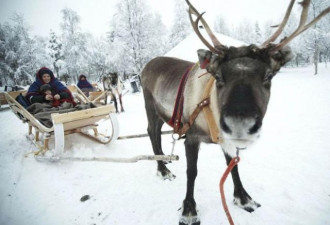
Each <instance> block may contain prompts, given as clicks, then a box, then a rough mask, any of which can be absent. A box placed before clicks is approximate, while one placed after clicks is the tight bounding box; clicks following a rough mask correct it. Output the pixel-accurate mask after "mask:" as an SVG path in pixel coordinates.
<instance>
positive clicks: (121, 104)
mask: <svg viewBox="0 0 330 225" xmlns="http://www.w3.org/2000/svg"><path fill="white" fill-rule="evenodd" d="M121 98H122V94H119V103H120V108H121V111H122V112H125V110H124V106H123V101H122V99H121Z"/></svg>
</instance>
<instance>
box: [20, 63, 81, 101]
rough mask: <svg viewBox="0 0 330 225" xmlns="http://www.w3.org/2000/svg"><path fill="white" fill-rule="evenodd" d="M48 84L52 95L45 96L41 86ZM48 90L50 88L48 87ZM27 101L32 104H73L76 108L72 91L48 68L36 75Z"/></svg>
mask: <svg viewBox="0 0 330 225" xmlns="http://www.w3.org/2000/svg"><path fill="white" fill-rule="evenodd" d="M44 84H47V85H49V86H50V88H51V94H46V95H45V94H44V93H43V92H42V91H41V86H42V85H44ZM47 88H48V87H47ZM26 99H27V100H28V101H29V102H30V103H31V104H33V103H49V102H50V101H52V100H54V99H55V100H57V101H58V103H56V104H60V103H62V102H69V103H72V104H73V106H76V103H75V101H74V100H73V97H72V94H71V92H70V90H69V89H68V88H67V87H65V86H64V85H63V84H62V83H61V82H60V81H59V80H57V79H56V78H55V77H54V73H53V72H52V71H51V70H50V69H48V68H47V67H42V68H40V69H39V71H38V72H37V74H36V80H35V82H33V83H32V84H31V86H30V87H29V89H28V91H27V93H26Z"/></svg>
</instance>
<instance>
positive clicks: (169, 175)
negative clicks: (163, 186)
mask: <svg viewBox="0 0 330 225" xmlns="http://www.w3.org/2000/svg"><path fill="white" fill-rule="evenodd" d="M157 176H159V177H160V178H162V179H163V180H174V179H175V178H176V176H175V175H174V174H173V173H172V172H171V171H169V170H166V171H159V170H158V171H157Z"/></svg>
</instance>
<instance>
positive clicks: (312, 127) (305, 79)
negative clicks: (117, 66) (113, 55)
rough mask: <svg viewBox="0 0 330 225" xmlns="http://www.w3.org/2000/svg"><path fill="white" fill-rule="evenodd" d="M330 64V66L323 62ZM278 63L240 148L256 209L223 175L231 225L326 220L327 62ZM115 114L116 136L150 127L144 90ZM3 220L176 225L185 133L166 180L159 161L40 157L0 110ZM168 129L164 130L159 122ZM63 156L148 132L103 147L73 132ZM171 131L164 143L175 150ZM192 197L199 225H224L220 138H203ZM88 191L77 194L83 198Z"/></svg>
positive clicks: (116, 148)
mask: <svg viewBox="0 0 330 225" xmlns="http://www.w3.org/2000/svg"><path fill="white" fill-rule="evenodd" d="M328 67H330V65H328ZM319 69H320V74H319V75H317V76H314V75H313V68H312V67H306V68H284V69H282V70H281V72H280V73H278V75H277V76H276V77H275V78H274V80H273V87H272V96H271V100H270V104H269V108H268V111H267V114H266V117H265V119H264V125H263V132H262V135H261V138H260V140H259V141H258V142H257V143H256V144H255V145H254V146H253V147H252V148H250V149H248V150H247V151H245V152H242V154H241V162H240V163H239V170H240V175H241V179H242V182H243V184H244V185H245V189H246V190H247V191H248V193H249V194H250V195H251V197H253V198H254V200H256V201H257V202H259V203H260V204H261V205H262V207H260V208H258V209H257V210H256V211H255V212H253V213H248V212H246V211H244V210H242V209H240V208H238V207H236V206H235V205H234V204H233V203H232V199H233V196H232V194H233V184H232V181H231V179H230V178H229V179H228V180H227V182H226V185H225V193H226V198H227V202H228V205H229V209H230V211H231V214H232V217H233V220H234V222H235V224H242V225H243V224H244V225H265V224H267V225H279V224H281V225H283V224H284V225H286V224H288V225H292V224H297V225H298V224H299V225H325V224H330V153H329V152H330V142H329V140H328V139H329V137H330V68H326V67H325V65H320V68H319ZM123 101H124V106H125V109H126V112H124V113H121V114H118V120H119V124H120V136H123V135H130V134H140V133H146V129H147V119H146V115H145V110H144V100H143V95H142V93H137V94H131V93H128V94H126V95H125V96H124V98H123ZM0 121H1V122H0V124H1V128H2V129H1V130H0V136H1V139H0V146H1V148H0V168H1V169H0V177H1V182H0V224H1V225H94V224H95V225H127V224H134V225H155V224H157V225H173V224H178V219H179V215H180V211H178V209H179V208H180V207H181V205H182V201H183V199H184V196H185V190H186V175H185V170H186V161H185V154H184V147H183V141H179V142H178V144H177V145H176V149H175V154H178V155H180V157H181V158H180V160H179V161H177V162H173V163H172V164H170V165H169V169H170V170H171V171H172V172H173V173H174V174H175V175H176V176H177V178H176V179H175V180H173V181H163V180H161V179H159V177H157V176H156V162H150V161H140V162H138V163H133V164H124V163H105V162H70V161H66V162H59V163H40V162H37V161H35V160H34V158H33V156H32V155H31V154H29V155H27V157H24V156H25V155H26V154H27V153H29V152H32V151H34V150H35V147H34V146H33V145H32V144H31V143H30V142H29V141H28V140H27V139H26V138H25V134H26V132H27V125H26V124H22V123H21V121H20V120H18V119H17V118H16V116H15V115H14V114H13V113H12V112H11V111H9V110H5V111H1V112H0ZM164 129H165V130H167V129H168V128H164ZM66 141H67V145H66V149H67V154H70V155H75V156H108V157H132V156H135V155H140V154H152V149H151V144H150V141H149V138H138V139H127V140H117V141H115V142H114V143H111V144H109V145H105V146H104V145H100V144H97V143H95V142H92V141H90V140H89V139H86V138H85V137H82V136H80V135H79V134H72V135H69V136H67V137H66ZM170 142H171V137H170V135H163V149H164V151H165V152H166V153H167V154H169V153H170V151H171V143H170ZM198 168H199V170H198V177H197V179H196V187H195V200H196V202H197V206H198V210H199V214H200V218H201V221H202V224H204V225H218V224H228V222H227V218H226V216H225V213H224V212H223V210H222V205H221V201H220V197H219V196H220V195H219V189H218V184H219V179H220V177H221V175H222V173H223V172H224V170H225V168H226V165H225V159H224V156H223V153H222V151H221V150H220V148H219V147H218V146H217V145H214V144H210V145H206V144H202V145H201V151H200V157H199V162H198ZM84 195H90V196H91V198H90V199H89V200H87V201H85V202H81V201H80V198H81V197H82V196H84Z"/></svg>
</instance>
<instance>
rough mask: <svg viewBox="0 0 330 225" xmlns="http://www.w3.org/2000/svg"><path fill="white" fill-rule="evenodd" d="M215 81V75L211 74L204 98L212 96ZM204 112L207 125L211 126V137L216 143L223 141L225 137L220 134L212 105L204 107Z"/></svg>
mask: <svg viewBox="0 0 330 225" xmlns="http://www.w3.org/2000/svg"><path fill="white" fill-rule="evenodd" d="M214 82H215V78H214V77H213V76H211V78H210V80H209V81H208V83H207V85H206V88H205V91H204V94H203V98H210V93H211V89H212V86H213V85H214ZM203 112H204V114H205V118H206V121H207V125H208V127H209V131H210V135H211V139H212V141H213V142H214V143H221V142H223V139H222V137H221V135H220V131H219V128H218V126H217V124H216V121H215V119H214V116H213V112H212V110H211V108H210V105H207V106H205V107H204V108H203Z"/></svg>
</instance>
